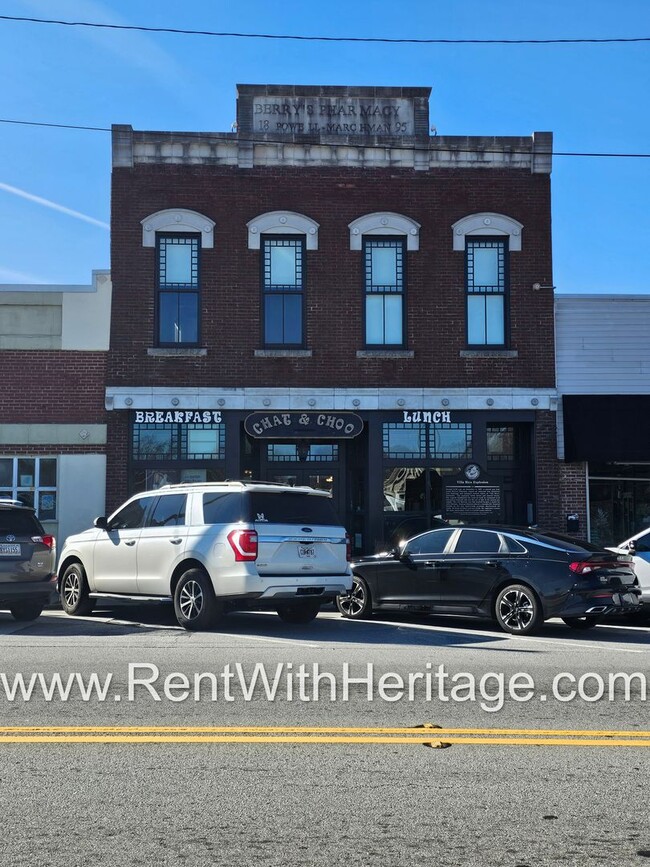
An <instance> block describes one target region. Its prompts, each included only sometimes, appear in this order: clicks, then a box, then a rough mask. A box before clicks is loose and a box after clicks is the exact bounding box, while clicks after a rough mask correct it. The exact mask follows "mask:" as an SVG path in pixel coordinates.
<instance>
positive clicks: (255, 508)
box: [248, 491, 341, 527]
mask: <svg viewBox="0 0 650 867" xmlns="http://www.w3.org/2000/svg"><path fill="white" fill-rule="evenodd" d="M248 498H249V499H248V508H249V515H248V520H250V521H255V522H260V523H269V524H300V525H304V524H325V525H327V526H333V527H340V526H341V520H340V518H339V516H338V515H337V514H336V509H335V508H334V506H333V504H332V500H331V499H330V497H321V496H317V495H315V494H303V493H300V492H296V493H294V492H293V491H280V492H278V493H277V494H276V493H271V492H270V491H250V492H249V493H248Z"/></svg>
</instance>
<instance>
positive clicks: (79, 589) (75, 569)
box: [60, 563, 95, 617]
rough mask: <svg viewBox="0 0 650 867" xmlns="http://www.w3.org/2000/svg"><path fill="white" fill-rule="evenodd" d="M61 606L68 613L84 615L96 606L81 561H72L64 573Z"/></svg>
mask: <svg viewBox="0 0 650 867" xmlns="http://www.w3.org/2000/svg"><path fill="white" fill-rule="evenodd" d="M60 596H61V607H62V608H63V610H64V611H65V613H66V614H70V615H71V616H75V615H76V616H78V617H84V616H85V615H86V614H90V613H91V611H92V610H93V608H94V607H95V600H94V599H90V598H89V596H88V582H87V581H86V573H85V572H84V568H83V566H82V565H81V563H71V564H70V566H68V568H67V569H66V570H65V572H64V573H63V578H61V587H60Z"/></svg>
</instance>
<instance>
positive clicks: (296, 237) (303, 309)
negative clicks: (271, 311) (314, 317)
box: [260, 232, 307, 349]
mask: <svg viewBox="0 0 650 867" xmlns="http://www.w3.org/2000/svg"><path fill="white" fill-rule="evenodd" d="M269 241H275V242H277V241H292V242H294V243H296V242H297V244H298V247H297V249H299V250H300V289H291V288H285V289H271V288H270V286H271V285H272V284H271V283H270V282H269V284H268V285H267V281H266V270H267V265H266V259H267V248H268V247H269V246H271V245H269V244H268V242H269ZM306 276H307V238H306V236H305V235H301V234H299V233H288V232H287V234H279V235H274V234H271V233H266V232H265V233H264V234H263V235H262V237H261V239H260V296H261V299H260V310H261V316H260V322H261V331H262V333H261V344H262V346H263V347H264V348H265V349H305V347H306V345H307V344H306V333H307V304H306V303H305V302H306V285H307V280H306ZM278 285H280V284H278ZM285 295H289V296H293V297H298V298H300V342H299V343H289V342H283V343H272V342H271V341H267V339H266V299H267V298H268V297H278V296H282V298H284V297H285Z"/></svg>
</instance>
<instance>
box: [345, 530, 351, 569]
mask: <svg viewBox="0 0 650 867" xmlns="http://www.w3.org/2000/svg"><path fill="white" fill-rule="evenodd" d="M345 559H346V560H347V561H348V563H349V562H350V560H351V559H352V539H351V538H350V534H349V533H346V534H345Z"/></svg>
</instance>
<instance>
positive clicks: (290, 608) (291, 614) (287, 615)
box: [277, 602, 320, 624]
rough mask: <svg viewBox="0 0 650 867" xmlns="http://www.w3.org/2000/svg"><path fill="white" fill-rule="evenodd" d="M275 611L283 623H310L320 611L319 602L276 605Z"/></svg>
mask: <svg viewBox="0 0 650 867" xmlns="http://www.w3.org/2000/svg"><path fill="white" fill-rule="evenodd" d="M277 611H278V617H279V618H280V620H284V622H285V623H298V624H299V623H311V622H312V620H315V619H316V617H317V615H318V612H319V611H320V602H288V603H287V604H286V605H278V608H277Z"/></svg>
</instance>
